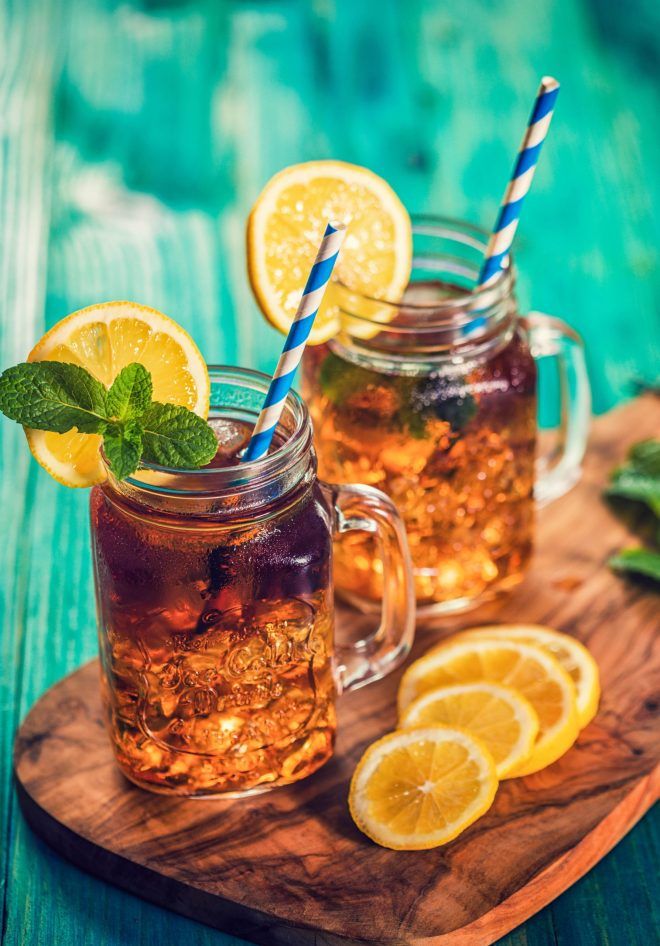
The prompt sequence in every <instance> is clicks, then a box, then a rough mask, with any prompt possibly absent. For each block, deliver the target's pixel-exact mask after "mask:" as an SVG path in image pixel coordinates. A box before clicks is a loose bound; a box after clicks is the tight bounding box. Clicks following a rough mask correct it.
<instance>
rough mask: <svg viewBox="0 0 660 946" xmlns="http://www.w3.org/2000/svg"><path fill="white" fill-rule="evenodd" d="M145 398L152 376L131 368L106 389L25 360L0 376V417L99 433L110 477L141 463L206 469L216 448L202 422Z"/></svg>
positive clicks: (74, 373)
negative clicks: (109, 469)
mask: <svg viewBox="0 0 660 946" xmlns="http://www.w3.org/2000/svg"><path fill="white" fill-rule="evenodd" d="M152 395H153V384H152V380H151V375H150V373H149V372H148V371H147V369H146V368H145V367H144V365H140V364H137V363H134V364H130V365H127V366H126V367H125V368H123V369H122V370H121V371H120V372H119V374H118V375H117V377H116V378H115V380H114V381H113V383H112V385H111V386H110V389H109V390H108V389H106V388H105V387H104V386H103V385H102V384H101V383H100V381H97V380H96V378H94V377H93V376H92V375H91V374H90V373H89V372H88V371H86V370H85V369H84V368H81V367H79V366H78V365H71V364H66V363H64V362H59V361H41V362H34V363H32V362H25V363H23V364H20V365H14V367H13V368H7V370H6V371H4V372H3V373H2V375H0V411H2V413H3V414H6V415H7V417H9V418H11V420H15V421H16V422H17V423H19V424H23V426H24V427H32V428H35V429H37V430H50V431H54V432H55V433H58V434H63V433H66V432H67V431H68V430H71V429H72V428H74V427H75V428H76V429H77V430H78V431H79V432H80V433H85V434H100V435H101V436H102V437H103V449H104V452H105V455H106V457H107V458H108V461H109V463H110V466H111V468H112V472H113V474H114V475H115V476H116V477H117V479H125V478H126V477H127V476H130V475H131V473H134V472H135V470H136V469H137V468H138V466H139V464H140V461H141V460H145V461H146V462H148V463H159V464H161V465H163V466H170V467H174V468H177V469H188V470H190V469H198V468H199V467H202V466H205V465H206V464H207V463H209V462H210V461H211V460H212V459H213V457H214V456H215V453H216V450H217V449H218V442H217V440H216V438H215V434H214V433H213V430H212V429H211V428H210V427H209V425H208V424H207V423H206V421H205V420H203V418H201V417H199V416H198V415H197V414H194V413H193V412H192V411H189V410H188V408H186V407H182V406H181V405H178V404H161V403H159V402H158V401H153V400H152Z"/></svg>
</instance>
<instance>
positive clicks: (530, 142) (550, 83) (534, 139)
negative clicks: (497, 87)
mask: <svg viewBox="0 0 660 946" xmlns="http://www.w3.org/2000/svg"><path fill="white" fill-rule="evenodd" d="M558 94H559V83H558V82H557V80H556V79H553V78H552V77H551V76H544V77H543V78H542V79H541V85H540V86H539V90H538V92H537V94H536V101H535V102H534V108H533V109H532V114H531V116H530V119H529V122H528V123H527V130H526V131H525V135H524V137H523V140H522V144H521V145H520V150H519V151H518V158H517V160H516V164H515V167H514V169H513V174H512V175H511V178H510V180H509V183H508V185H507V188H506V190H505V192H504V197H503V199H502V203H501V205H500V209H499V213H498V215H497V223H496V224H495V229H494V230H493V233H492V236H491V238H490V240H489V241H488V247H487V249H486V255H485V256H484V261H483V263H482V264H481V270H480V272H479V280H478V282H477V288H478V289H483V288H484V287H485V286H487V285H488V283H490V282H492V280H493V279H495V277H496V276H497V275H498V273H499V272H500V270H502V269H506V267H507V266H508V255H509V250H510V249H511V244H512V243H513V238H514V236H515V233H516V229H517V227H518V221H519V219H520V210H521V207H522V204H523V201H524V199H525V195H526V193H527V191H528V190H529V188H530V185H531V183H532V178H533V177H534V171H535V170H536V164H537V161H538V159H539V153H540V151H541V147H542V145H543V142H544V141H545V136H546V135H547V133H548V128H549V127H550V122H551V120H552V112H553V109H554V107H555V101H556V99H557V95H558Z"/></svg>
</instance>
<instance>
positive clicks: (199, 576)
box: [91, 368, 414, 796]
mask: <svg viewBox="0 0 660 946" xmlns="http://www.w3.org/2000/svg"><path fill="white" fill-rule="evenodd" d="M211 380H212V390H211V414H210V417H211V419H214V420H215V421H216V422H217V423H219V424H224V425H226V424H227V422H231V423H232V424H234V425H238V424H244V425H245V424H249V429H250V430H251V428H252V425H253V424H254V422H255V420H256V417H257V416H258V413H259V410H260V407H261V404H262V402H263V398H264V395H265V393H266V391H267V388H268V382H269V379H268V378H267V377H266V376H265V375H262V374H259V373H257V372H253V371H245V370H241V369H235V368H213V369H211ZM225 429H226V428H225V427H223V431H225ZM227 429H229V428H227ZM230 435H231V430H230ZM223 436H224V434H223ZM278 437H279V441H278V446H277V448H276V449H275V450H274V451H273V452H271V453H270V454H269V455H268V456H267V457H265V458H264V459H262V460H258V461H254V462H251V463H237V464H236V465H233V466H220V467H218V466H215V467H212V466H210V467H208V468H205V469H203V470H198V471H191V472H182V471H177V470H168V469H164V468H160V467H156V466H146V467H145V468H141V469H140V470H139V471H138V472H137V473H135V474H134V475H133V476H132V477H130V478H128V479H127V480H125V481H123V482H118V481H117V480H116V479H114V477H113V476H112V473H111V471H110V470H108V478H107V480H106V481H105V482H104V483H102V484H101V485H100V486H97V487H95V488H94V489H93V490H92V495H91V524H92V546H93V554H94V567H95V580H96V593H97V603H98V619H99V642H100V652H101V679H102V690H103V696H104V702H105V706H106V710H107V719H108V727H109V732H110V737H111V740H112V743H113V747H114V750H115V754H116V758H117V761H118V763H119V766H120V768H121V769H122V771H123V772H124V773H125V775H127V776H128V778H129V779H131V780H132V781H133V782H135V783H136V784H138V785H140V786H142V787H143V788H148V789H150V790H152V791H159V792H167V793H173V794H180V795H193V796H194V795H219V794H244V793H251V792H255V791H263V790H265V789H267V788H269V787H272V786H275V785H281V784H286V783H288V782H293V781H296V780H298V779H301V778H304V777H305V776H307V775H309V774H310V773H311V772H313V771H315V770H316V769H317V768H318V767H319V766H321V765H322V764H323V763H324V762H325V761H326V760H327V759H328V758H329V757H330V755H331V754H332V751H333V744H334V737H335V729H336V715H335V700H336V696H337V694H338V693H340V692H342V690H346V689H350V688H352V687H357V686H362V685H364V684H366V683H369V682H370V681H371V680H373V679H378V678H379V677H381V676H383V675H385V674H386V673H388V672H389V671H390V670H392V669H393V668H394V667H396V666H397V665H398V664H399V663H400V662H401V661H402V660H403V659H404V658H405V656H406V654H407V653H408V650H409V648H410V646H411V642H412V636H413V632H414V598H413V590H412V576H411V571H410V561H409V555H408V551H407V545H406V540H405V530H404V528H403V524H402V522H401V520H400V518H399V516H398V514H397V512H396V510H395V508H394V506H393V504H392V503H391V501H390V500H389V499H387V497H385V496H383V495H382V494H381V493H379V492H378V491H376V490H373V489H369V488H365V487H363V486H341V487H332V486H327V485H325V484H322V483H320V482H319V481H318V479H317V476H316V457H315V453H314V449H313V446H312V431H311V424H310V420H309V415H308V413H307V409H306V407H305V405H304V404H303V402H302V401H301V399H300V398H299V397H298V396H297V395H295V394H291V395H290V396H289V398H288V399H287V403H286V406H285V410H284V413H283V417H282V422H281V425H280V428H279V431H278ZM351 529H370V530H372V532H373V533H374V534H377V535H378V536H379V537H380V540H381V542H382V545H383V548H384V550H385V553H384V561H385V565H384V567H385V570H386V572H387V575H388V591H387V594H386V596H385V601H384V604H383V617H382V623H381V626H380V627H379V629H378V631H376V633H375V634H374V635H373V637H372V638H370V639H368V640H366V641H362V642H360V644H359V645H356V646H355V647H353V648H348V649H344V650H342V649H340V648H337V646H336V645H335V640H334V601H333V585H332V538H333V534H334V533H337V532H346V531H348V530H351Z"/></svg>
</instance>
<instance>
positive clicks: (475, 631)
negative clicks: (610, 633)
mask: <svg viewBox="0 0 660 946" xmlns="http://www.w3.org/2000/svg"><path fill="white" fill-rule="evenodd" d="M463 635H466V636H468V635H469V636H471V637H473V638H474V637H479V638H495V639H497V640H512V641H522V642H523V643H527V644H536V646H537V647H540V648H541V650H545V651H546V652H547V653H549V654H551V655H552V656H553V657H554V658H555V659H556V660H558V661H559V663H560V664H561V665H562V667H563V668H564V670H565V671H566V672H567V673H568V675H569V677H570V678H571V680H572V681H573V683H574V684H575V690H576V701H577V711H578V717H579V720H580V729H583V728H584V727H585V726H586V725H587V723H590V722H591V720H592V719H593V718H594V716H595V715H596V713H597V712H598V701H599V700H600V675H599V672H598V664H597V663H596V661H595V660H594V658H593V657H592V656H591V654H590V653H589V651H588V650H587V648H586V647H585V646H584V644H581V643H580V641H578V640H576V639H575V638H574V637H571V636H570V634H564V633H563V632H562V631H556V630H554V628H551V627H542V626H541V625H538V624H493V625H488V626H485V627H474V628H469V629H468V630H466V631H462V632H461V633H460V634H458V635H456V637H462V636H463ZM456 637H452V638H451V640H455V639H456Z"/></svg>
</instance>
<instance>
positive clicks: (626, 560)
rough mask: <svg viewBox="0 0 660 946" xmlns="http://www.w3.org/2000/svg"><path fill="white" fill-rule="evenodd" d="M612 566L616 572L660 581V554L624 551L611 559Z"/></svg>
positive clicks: (634, 550) (640, 549)
mask: <svg viewBox="0 0 660 946" xmlns="http://www.w3.org/2000/svg"><path fill="white" fill-rule="evenodd" d="M610 566H611V567H612V568H614V569H615V570H616V571H621V572H633V573H635V574H637V575H645V576H646V577H647V578H654V579H655V580H656V581H660V552H652V551H650V550H649V549H642V548H638V549H624V550H623V551H622V552H619V554H618V555H615V556H613V558H611V559H610Z"/></svg>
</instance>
